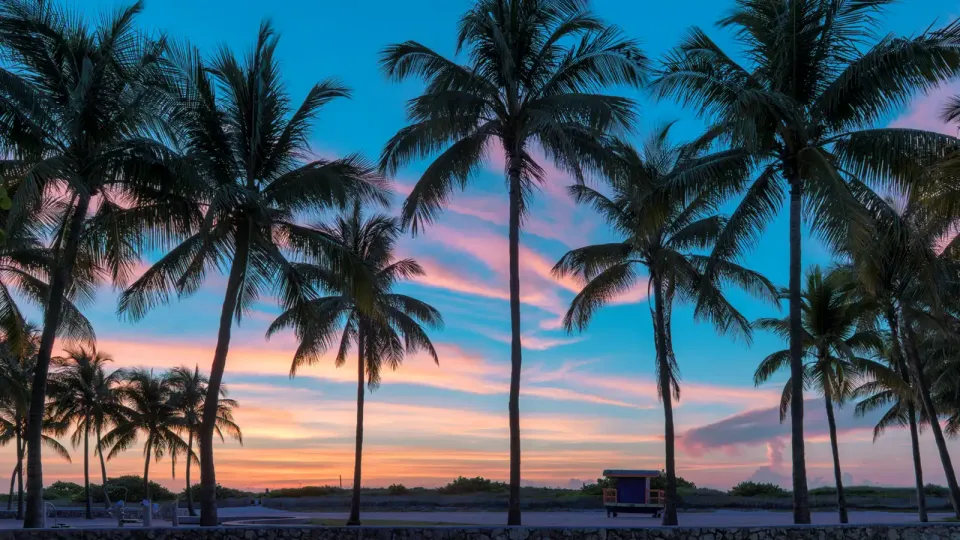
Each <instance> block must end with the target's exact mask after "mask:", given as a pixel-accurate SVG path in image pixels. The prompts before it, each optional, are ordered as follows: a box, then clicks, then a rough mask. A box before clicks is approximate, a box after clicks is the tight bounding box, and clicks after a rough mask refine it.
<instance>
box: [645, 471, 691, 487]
mask: <svg viewBox="0 0 960 540" xmlns="http://www.w3.org/2000/svg"><path fill="white" fill-rule="evenodd" d="M677 488H680V489H697V485H696V484H694V483H693V482H691V481H689V480H687V479H685V478H683V477H682V476H678V477H677ZM650 489H667V477H666V475H664V474H662V473H661V474H660V476H657V477H656V478H653V479H652V480H650Z"/></svg>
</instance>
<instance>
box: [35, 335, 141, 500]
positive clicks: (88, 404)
mask: <svg viewBox="0 0 960 540" xmlns="http://www.w3.org/2000/svg"><path fill="white" fill-rule="evenodd" d="M64 352H65V353H66V355H65V356H62V357H54V358H53V365H54V367H55V368H56V371H55V372H53V373H52V374H51V376H50V386H49V389H48V391H49V394H50V396H51V398H52V403H51V407H52V411H53V412H52V414H53V417H54V418H55V419H56V421H57V422H60V423H65V424H68V425H73V426H74V431H73V435H72V436H71V438H70V442H71V443H72V444H73V447H74V448H76V447H78V446H80V444H81V443H82V444H83V492H84V499H85V500H86V518H87V519H93V496H92V495H91V493H90V434H91V432H92V433H93V435H94V436H95V437H96V447H95V448H94V452H95V453H96V454H98V455H99V456H100V472H101V473H102V475H103V486H102V489H103V492H104V496H105V497H107V499H106V500H107V501H109V497H108V495H107V482H106V479H107V476H106V471H107V468H106V463H105V459H104V456H103V452H102V450H103V448H102V446H101V437H102V434H103V430H104V429H105V428H106V427H108V426H109V425H111V424H112V423H114V421H115V420H116V419H118V417H119V414H120V403H119V401H118V399H117V394H116V389H117V386H118V384H119V383H120V381H121V376H122V375H123V374H122V372H119V371H113V372H111V373H107V372H106V369H105V367H106V365H107V364H108V363H110V362H112V361H113V359H112V358H110V356H109V355H107V354H104V353H101V352H99V351H97V349H96V348H91V349H86V348H84V347H82V346H81V347H77V348H68V349H65V351H64Z"/></svg>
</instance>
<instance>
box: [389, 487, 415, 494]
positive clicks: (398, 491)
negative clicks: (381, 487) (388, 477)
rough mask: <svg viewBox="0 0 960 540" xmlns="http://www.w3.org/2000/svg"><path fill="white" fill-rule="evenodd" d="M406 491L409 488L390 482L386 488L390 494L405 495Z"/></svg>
mask: <svg viewBox="0 0 960 540" xmlns="http://www.w3.org/2000/svg"><path fill="white" fill-rule="evenodd" d="M408 491H410V490H409V489H407V486H405V485H403V484H390V487H388V488H387V493H389V494H390V495H406V494H407V492H408Z"/></svg>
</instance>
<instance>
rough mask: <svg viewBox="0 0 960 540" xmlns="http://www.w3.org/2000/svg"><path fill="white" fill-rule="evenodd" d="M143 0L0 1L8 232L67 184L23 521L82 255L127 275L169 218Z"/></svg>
mask: <svg viewBox="0 0 960 540" xmlns="http://www.w3.org/2000/svg"><path fill="white" fill-rule="evenodd" d="M142 8H143V5H142V3H141V2H137V3H134V4H131V5H129V6H127V7H124V8H121V9H118V10H116V11H115V12H114V13H112V14H110V15H108V16H106V17H104V18H103V19H102V20H101V22H100V24H99V25H96V26H93V27H91V26H89V25H88V24H87V22H86V21H84V20H83V18H81V17H77V16H75V15H73V14H71V13H68V12H67V11H65V10H64V9H63V8H62V7H59V6H58V5H56V3H54V2H50V1H48V0H2V1H0V50H2V51H3V56H4V59H5V61H4V66H3V69H2V70H0V145H2V147H3V154H4V161H3V163H2V167H3V174H4V176H5V177H6V178H10V179H12V182H13V184H14V185H15V193H14V195H13V197H12V207H11V209H10V215H9V216H8V218H7V221H6V228H7V236H16V235H17V234H18V232H17V231H16V229H18V228H20V227H23V226H27V225H31V220H30V219H27V218H28V216H30V215H32V214H33V213H35V212H36V210H37V209H38V208H39V207H41V206H42V205H44V204H48V203H49V202H50V197H52V195H51V194H53V193H61V194H62V195H61V196H58V197H57V199H58V200H59V202H60V205H59V206H60V210H61V214H60V219H59V220H58V222H57V223H56V228H55V231H54V234H53V235H52V237H53V245H54V248H55V251H56V253H57V259H56V264H55V265H53V268H52V270H51V271H50V274H51V276H50V290H49V300H48V302H47V303H46V310H45V312H44V321H43V333H42V335H41V339H40V347H39V351H38V354H37V369H36V371H35V380H34V383H33V388H34V389H35V390H36V391H35V392H33V402H32V403H31V406H30V422H29V426H30V430H29V432H28V433H27V454H28V459H27V492H28V493H27V509H26V518H25V522H24V526H25V527H28V528H33V527H39V526H41V525H42V524H43V511H44V508H43V477H42V463H41V441H42V433H43V415H44V407H45V403H44V400H45V398H46V391H45V390H46V386H45V385H46V382H47V374H48V371H49V367H50V359H51V357H52V353H53V346H54V338H55V336H56V334H57V332H58V330H59V328H58V326H59V325H58V321H59V319H60V317H61V314H62V312H63V305H64V298H65V296H66V295H67V294H68V293H70V292H71V291H72V290H73V289H74V287H75V285H76V281H77V272H76V270H77V263H78V261H82V260H88V261H94V262H97V263H98V264H102V265H103V272H104V273H105V274H109V275H110V276H111V277H113V278H115V279H117V280H118V281H121V282H122V281H123V278H124V277H125V276H127V275H129V272H130V270H131V269H132V268H133V265H134V263H135V262H136V257H135V255H136V251H137V250H138V249H139V247H140V246H139V243H140V242H139V241H138V240H141V238H139V237H138V234H139V233H138V232H137V231H142V230H143V229H144V228H147V227H149V226H150V224H159V223H163V225H164V227H165V228H166V227H169V228H174V227H175V226H176V220H174V219H172V218H170V214H169V213H163V212H159V211H156V208H157V207H156V206H155V205H154V203H156V202H158V201H159V200H160V199H161V198H160V196H159V194H161V193H163V192H166V191H168V189H171V186H172V185H173V184H176V183H177V182H178V178H179V175H170V174H167V173H166V171H169V170H170V169H169V168H168V167H166V166H161V165H162V164H164V163H165V162H167V161H168V158H170V154H169V152H168V151H167V149H166V148H165V147H164V146H163V145H162V144H159V143H158V142H156V139H155V138H154V137H153V136H152V133H153V132H156V131H157V129H156V128H157V127H158V124H159V123H160V122H161V121H162V119H164V118H166V117H167V116H168V115H167V114H165V113H164V112H163V111H164V110H165V109H164V107H165V105H164V100H163V99H162V96H161V95H160V93H159V92H158V91H157V88H158V85H159V83H162V82H163V81H164V80H165V75H166V73H165V70H164V69H163V68H162V66H161V63H160V62H159V59H160V52H161V51H162V49H163V44H162V43H161V42H158V41H155V40H151V39H150V38H149V37H147V36H146V35H145V34H143V33H142V32H141V31H140V29H138V28H136V27H135V25H134V23H135V21H136V16H137V14H138V13H139V12H140V11H141V10H142ZM161 170H163V171H165V172H163V173H161V172H160V171H161ZM144 207H153V208H154V210H153V211H151V210H148V211H146V212H142V211H141V209H142V208H144ZM91 209H95V212H93V213H92V215H90V213H89V212H88V211H89V210H91ZM111 225H112V226H111ZM81 245H85V247H84V248H83V249H81ZM83 251H87V255H86V256H84V255H82V252H83Z"/></svg>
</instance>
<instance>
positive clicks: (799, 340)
mask: <svg viewBox="0 0 960 540" xmlns="http://www.w3.org/2000/svg"><path fill="white" fill-rule="evenodd" d="M791 172H794V173H795V174H793V175H791V176H792V178H790V377H791V379H790V380H791V391H792V393H793V399H791V400H790V424H791V446H790V449H791V452H792V455H793V522H794V523H797V524H805V523H810V501H809V499H808V497H807V464H806V458H805V456H804V449H803V322H802V321H801V319H800V302H801V296H800V294H801V291H800V288H801V283H800V279H801V275H800V273H801V261H800V241H801V238H800V234H801V228H800V213H801V210H802V207H801V198H800V195H801V188H800V175H799V171H797V170H796V168H795V167H794V168H792V170H791Z"/></svg>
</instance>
